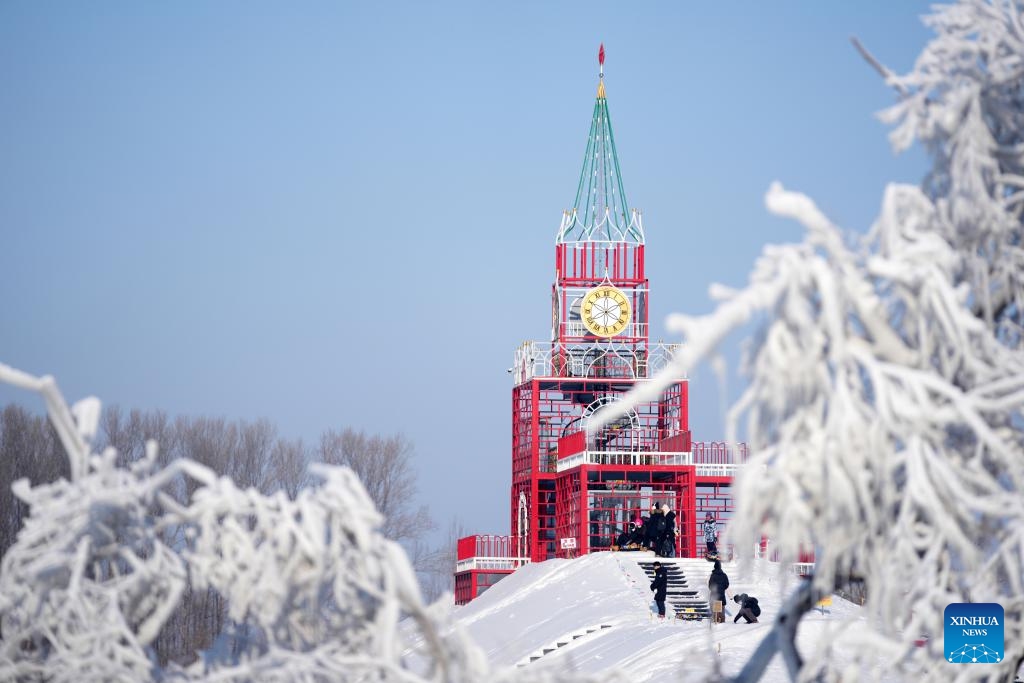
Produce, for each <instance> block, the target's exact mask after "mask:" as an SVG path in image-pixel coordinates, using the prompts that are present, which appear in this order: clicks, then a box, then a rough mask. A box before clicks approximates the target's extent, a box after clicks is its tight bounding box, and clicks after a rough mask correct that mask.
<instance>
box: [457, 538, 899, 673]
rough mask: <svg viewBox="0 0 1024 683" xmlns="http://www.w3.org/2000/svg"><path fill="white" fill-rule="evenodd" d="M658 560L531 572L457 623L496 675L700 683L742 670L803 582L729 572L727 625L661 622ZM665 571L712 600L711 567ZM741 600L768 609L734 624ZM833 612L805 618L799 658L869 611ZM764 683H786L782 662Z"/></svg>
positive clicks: (569, 564) (844, 605)
mask: <svg viewBox="0 0 1024 683" xmlns="http://www.w3.org/2000/svg"><path fill="white" fill-rule="evenodd" d="M653 559H655V558H654V557H653V554H651V553H625V552H624V553H609V552H605V553H595V554H593V555H587V556H585V557H581V558H578V559H575V560H548V561H547V562H542V563H539V564H533V565H527V566H526V567H523V568H522V569H520V570H519V571H517V572H516V573H514V574H512V575H511V576H508V577H507V578H505V579H503V580H502V581H500V582H499V583H497V584H496V585H495V586H493V587H492V588H490V589H489V590H488V591H487V592H485V593H484V594H483V595H481V596H480V597H479V598H477V599H476V600H474V601H473V602H471V603H470V604H468V605H465V606H462V607H456V608H455V611H454V613H453V620H454V622H455V623H456V624H457V625H458V626H460V627H461V628H463V629H464V630H465V631H466V632H467V633H468V634H469V635H470V636H471V638H472V639H473V640H474V641H475V642H476V643H477V645H478V646H480V647H481V648H482V649H483V650H484V652H485V653H486V655H487V657H488V659H489V660H490V661H491V664H492V666H494V667H495V668H501V667H506V666H507V667H515V666H527V667H557V668H561V669H569V670H574V671H578V672H582V673H599V672H603V671H608V670H610V669H613V668H620V669H622V670H623V671H624V672H625V673H626V674H627V677H628V679H629V680H631V681H637V682H641V681H655V680H658V681H665V680H702V679H704V678H705V677H706V676H707V675H708V674H709V673H711V672H712V671H713V669H714V667H715V665H716V662H718V664H719V665H720V666H721V671H722V673H724V674H726V675H733V674H735V673H737V672H738V671H739V670H740V668H741V667H742V666H743V664H744V662H745V661H746V660H747V658H748V657H749V655H750V653H751V652H753V650H754V649H755V648H756V647H757V645H758V643H759V642H760V641H761V639H762V638H763V637H764V635H765V634H766V633H767V632H768V630H769V628H770V627H771V624H772V621H773V618H774V615H775V613H776V612H777V610H778V607H779V605H780V604H781V602H782V599H783V598H784V597H785V596H786V595H787V594H788V593H789V592H790V591H791V590H792V589H793V588H794V587H795V585H796V582H797V580H798V579H796V577H794V576H792V575H789V574H787V573H786V572H785V570H784V569H781V568H780V567H779V565H777V564H774V563H770V562H767V561H765V560H755V561H754V562H753V563H752V564H750V565H749V566H746V567H745V568H741V567H740V566H739V565H738V564H736V563H728V562H727V563H723V569H724V570H725V572H726V574H728V576H729V579H730V586H729V590H728V591H727V596H728V598H729V606H728V608H727V609H728V610H729V613H730V616H728V617H727V620H726V623H724V624H716V625H714V626H711V625H710V624H709V622H708V621H707V620H703V621H683V620H681V619H666V620H665V621H661V620H659V619H658V618H657V616H656V614H654V613H653V612H652V608H653V605H654V603H653V600H652V596H653V594H652V592H651V591H650V590H649V585H650V579H649V578H648V577H647V575H646V574H645V573H644V571H643V569H642V568H641V567H640V566H639V561H641V560H642V561H650V560H653ZM661 561H662V562H663V563H665V562H676V563H678V564H679V565H680V566H682V567H683V569H684V571H685V573H686V575H687V578H688V580H689V584H690V586H691V587H696V588H698V589H699V590H700V595H701V596H702V597H703V598H705V599H706V596H707V580H708V576H710V573H711V564H710V563H708V562H706V561H704V560H664V559H663V560H661ZM737 593H748V594H751V595H754V596H756V597H757V598H758V600H759V602H760V604H761V607H762V609H763V612H762V615H761V619H760V622H759V623H757V624H745V623H743V620H742V619H741V620H740V623H739V624H733V623H732V615H734V614H735V607H736V605H735V603H733V602H732V596H733V595H735V594H737ZM827 609H828V610H829V611H828V612H826V613H824V614H822V613H819V612H818V611H817V610H815V611H813V612H812V613H811V614H809V615H807V616H805V617H804V619H803V621H802V622H801V627H800V634H799V638H798V646H799V647H800V649H801V651H803V652H806V651H808V650H809V649H811V648H815V647H817V646H822V645H824V644H825V643H826V642H828V641H829V640H831V638H832V637H834V636H835V635H837V633H838V632H839V631H841V630H842V629H843V627H842V624H843V623H846V624H847V627H848V626H849V625H851V622H852V624H854V625H855V624H856V623H857V622H860V621H863V617H862V616H861V614H860V613H861V611H862V609H861V608H860V607H859V606H857V605H853V604H851V603H849V602H846V601H844V600H842V599H840V598H835V599H834V600H833V602H832V605H831V606H830V607H828V608H827ZM833 649H834V652H833V653H832V654H831V655H830V656H834V657H840V658H841V657H843V651H842V647H841V645H836V646H835V647H834V648H833ZM875 673H877V672H875ZM883 679H884V678H883ZM763 680H764V681H788V680H789V677H788V676H787V675H786V672H785V668H784V666H783V664H782V662H781V660H780V659H779V658H778V657H776V658H775V661H773V663H772V665H771V668H770V669H769V670H768V672H767V675H766V676H765V678H764V679H763Z"/></svg>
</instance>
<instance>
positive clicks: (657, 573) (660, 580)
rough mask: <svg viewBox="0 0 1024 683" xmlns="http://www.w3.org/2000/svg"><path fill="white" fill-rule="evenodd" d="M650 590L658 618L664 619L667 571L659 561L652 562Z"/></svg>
mask: <svg viewBox="0 0 1024 683" xmlns="http://www.w3.org/2000/svg"><path fill="white" fill-rule="evenodd" d="M651 590H652V591H654V602H655V603H656V604H657V605H658V618H659V619H664V618H665V594H666V593H667V592H668V572H667V571H666V570H665V568H664V567H662V566H661V562H655V563H654V581H652V582H651ZM755 621H756V619H755Z"/></svg>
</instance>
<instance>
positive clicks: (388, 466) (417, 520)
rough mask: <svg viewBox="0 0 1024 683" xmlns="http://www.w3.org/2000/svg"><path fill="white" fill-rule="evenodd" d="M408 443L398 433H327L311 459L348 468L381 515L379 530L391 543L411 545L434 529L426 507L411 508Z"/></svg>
mask: <svg viewBox="0 0 1024 683" xmlns="http://www.w3.org/2000/svg"><path fill="white" fill-rule="evenodd" d="M412 454H413V445H412V443H411V442H410V441H409V440H408V439H407V438H406V437H405V436H403V435H402V434H394V435H392V436H380V435H377V434H374V435H372V436H367V435H366V434H365V433H364V432H362V431H359V432H357V431H355V430H353V429H345V430H344V431H342V432H340V433H339V432H335V431H334V430H329V431H327V432H325V433H324V434H322V435H321V436H320V447H319V448H318V449H317V451H316V453H315V456H316V459H317V460H319V461H320V462H323V463H326V464H328V465H345V466H346V467H349V468H351V469H352V471H353V472H355V473H356V476H358V477H359V480H360V481H361V482H362V483H363V486H365V487H366V491H367V492H368V493H369V494H370V498H371V499H372V500H373V502H374V504H375V505H376V506H377V509H378V510H380V512H381V513H382V514H383V515H384V516H385V520H384V524H383V527H382V529H381V530H382V531H383V533H384V535H385V536H386V537H388V538H390V539H392V540H394V541H399V542H406V543H409V542H413V541H417V540H420V539H422V538H423V535H424V534H425V533H426V532H428V531H430V530H431V529H433V528H434V522H433V520H432V519H431V518H430V514H429V512H428V511H427V508H426V506H423V505H421V506H419V507H414V505H415V503H414V498H415V496H416V476H415V472H413V469H412Z"/></svg>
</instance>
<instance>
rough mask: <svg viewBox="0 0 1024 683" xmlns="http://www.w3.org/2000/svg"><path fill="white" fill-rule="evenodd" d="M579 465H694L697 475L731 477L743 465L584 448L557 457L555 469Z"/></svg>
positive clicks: (662, 453)
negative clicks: (562, 456) (565, 455)
mask: <svg viewBox="0 0 1024 683" xmlns="http://www.w3.org/2000/svg"><path fill="white" fill-rule="evenodd" d="M579 465H639V466H645V467H646V466H651V465H694V466H695V467H696V473H697V476H699V477H733V476H735V475H736V473H737V472H738V471H739V469H740V467H742V466H743V465H742V464H741V463H738V462H732V463H702V462H695V461H694V457H693V453H692V452H691V453H671V452H665V451H642V452H636V451H592V450H585V451H580V452H579V453H574V454H573V455H570V456H567V457H564V458H561V459H559V461H558V464H557V466H556V471H558V472H566V471H568V470H571V469H572V468H574V467H577V466H579Z"/></svg>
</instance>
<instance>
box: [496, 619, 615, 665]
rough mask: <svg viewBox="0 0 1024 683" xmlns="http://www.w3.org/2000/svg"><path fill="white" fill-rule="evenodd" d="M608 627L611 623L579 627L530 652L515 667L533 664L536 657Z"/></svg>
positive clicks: (538, 657) (572, 643)
mask: <svg viewBox="0 0 1024 683" xmlns="http://www.w3.org/2000/svg"><path fill="white" fill-rule="evenodd" d="M608 628H612V625H611V624H594V625H593V626H588V627H586V628H584V629H580V630H579V631H575V632H573V633H569V634H567V635H565V636H564V637H562V638H559V639H558V640H556V641H555V642H553V643H551V644H550V645H547V646H545V647H542V648H540V649H539V650H537V651H536V652H532V653H530V655H529V656H528V657H526V658H524V659H523V660H521V661H519V662H518V663H517V664H516V666H517V667H523V666H526V665H528V664H533V663H534V662H536V661H537V660H538V659H540V658H541V657H543V656H544V655H548V654H551V653H552V652H555V651H556V650H559V649H561V648H563V647H567V646H569V645H574V644H575V643H576V641H578V640H582V639H584V638H586V637H587V636H590V635H593V634H594V633H600V632H602V631H604V630H605V629H608Z"/></svg>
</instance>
